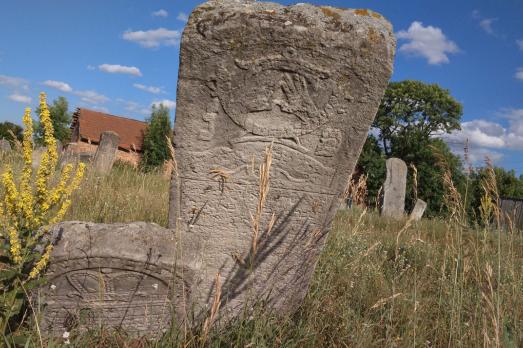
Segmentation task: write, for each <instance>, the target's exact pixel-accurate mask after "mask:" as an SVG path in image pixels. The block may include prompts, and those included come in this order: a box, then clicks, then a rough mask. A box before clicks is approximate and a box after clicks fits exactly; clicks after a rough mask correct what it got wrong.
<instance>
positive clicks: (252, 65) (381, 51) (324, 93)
mask: <svg viewBox="0 0 523 348" xmlns="http://www.w3.org/2000/svg"><path fill="white" fill-rule="evenodd" d="M394 50H395V40H394V35H393V33H392V28H391V26H390V24H389V23H388V22H387V21H386V20H384V19H383V18H382V17H381V16H380V15H378V14H377V13H374V12H371V11H367V10H344V9H338V8H333V7H315V6H312V5H308V4H297V5H294V6H289V7H285V6H281V5H278V4H274V3H262V2H246V1H243V2H242V1H211V2H208V3H205V4H203V5H201V6H199V7H198V8H196V9H195V10H194V12H193V13H192V15H191V17H190V19H189V22H188V24H187V26H186V28H185V30H184V33H183V37H182V42H181V55H180V72H179V81H178V93H177V110H176V113H177V114H176V125H175V137H174V140H175V147H176V159H177V165H178V173H177V174H175V175H173V184H172V192H171V206H170V217H169V219H170V226H171V227H173V228H174V227H177V228H178V229H179V231H180V234H181V243H182V245H183V247H182V250H183V253H182V255H181V264H183V265H184V266H185V267H188V268H190V269H191V270H192V271H193V272H194V273H195V274H196V275H197V278H195V279H194V281H193V282H191V283H190V303H189V306H188V307H187V308H191V310H192V311H194V312H195V314H196V318H198V317H200V316H201V315H202V314H204V313H205V311H206V310H207V309H208V308H209V304H210V302H211V301H212V297H213V294H214V292H215V289H216V286H215V285H216V284H215V276H216V274H217V273H219V274H220V278H219V280H220V283H221V292H222V298H221V302H222V304H221V308H222V310H224V311H222V314H230V315H235V314H237V313H238V311H239V310H241V309H242V308H243V307H244V306H245V305H246V304H247V303H249V301H253V300H257V301H263V302H265V303H266V304H268V305H269V306H272V307H273V308H276V309H277V310H278V311H279V312H283V311H291V310H294V309H295V308H296V307H297V306H298V305H299V304H300V303H301V301H302V299H303V297H304V296H305V294H306V292H307V289H308V285H309V280H310V278H311V276H312V273H313V271H314V267H315V264H316V261H317V259H318V255H319V253H320V251H321V249H322V247H323V244H324V241H325V236H326V234H327V232H328V231H329V229H330V225H331V221H332V219H333V217H334V215H335V213H336V210H337V208H338V206H339V204H340V201H339V198H340V195H341V193H342V192H343V189H344V187H345V184H346V182H347V178H348V177H349V175H350V174H351V172H352V170H353V168H354V166H355V164H356V162H357V159H358V156H359V154H360V151H361V148H362V146H363V143H364V141H365V138H366V136H367V132H368V130H369V127H370V125H371V123H372V121H373V119H374V116H375V114H376V111H377V108H378V105H379V103H380V99H381V97H382V95H383V92H384V90H385V88H386V86H387V81H388V79H389V77H390V75H391V71H392V62H393V55H394ZM271 144H272V151H273V155H272V156H273V158H272V167H271V169H270V190H269V193H268V196H267V199H266V203H265V205H264V207H263V211H262V213H261V220H260V226H261V227H260V230H259V234H258V237H257V238H254V237H253V235H254V233H253V230H254V229H253V220H252V218H251V217H252V216H255V213H256V207H257V205H258V199H259V187H258V185H259V179H258V178H259V169H258V168H259V165H260V163H261V162H262V157H263V156H264V151H265V149H266V148H267V147H268V146H270V145H271ZM271 220H272V223H271ZM269 225H272V228H269ZM254 244H255V245H256V247H254V246H253V245H254Z"/></svg>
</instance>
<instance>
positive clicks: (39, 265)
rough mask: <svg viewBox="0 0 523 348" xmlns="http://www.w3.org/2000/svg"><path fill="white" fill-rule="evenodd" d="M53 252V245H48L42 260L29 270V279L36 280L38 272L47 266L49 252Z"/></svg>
mask: <svg viewBox="0 0 523 348" xmlns="http://www.w3.org/2000/svg"><path fill="white" fill-rule="evenodd" d="M52 251H53V245H52V244H49V245H48V246H47V247H46V248H45V252H44V254H43V255H42V258H41V259H40V260H39V261H38V262H37V263H36V265H35V266H34V267H33V269H32V270H31V273H29V279H34V278H36V277H37V276H38V275H39V274H40V272H42V270H43V269H44V268H45V267H46V266H47V264H48V263H49V258H50V257H51V252H52Z"/></svg>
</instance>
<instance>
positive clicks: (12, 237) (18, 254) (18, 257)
mask: <svg viewBox="0 0 523 348" xmlns="http://www.w3.org/2000/svg"><path fill="white" fill-rule="evenodd" d="M7 234H8V237H9V246H10V248H9V251H10V252H11V257H12V259H13V262H14V263H16V264H19V263H21V262H22V245H21V244H20V239H19V238H18V231H17V228H16V227H9V228H8V230H7Z"/></svg>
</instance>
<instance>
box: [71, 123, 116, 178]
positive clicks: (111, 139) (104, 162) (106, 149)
mask: <svg viewBox="0 0 523 348" xmlns="http://www.w3.org/2000/svg"><path fill="white" fill-rule="evenodd" d="M119 143H120V137H119V136H118V134H116V133H115V132H112V131H106V132H103V133H102V135H101V136H100V143H99V144H98V148H97V149H96V154H95V155H94V160H93V168H94V169H95V170H96V171H97V172H99V173H102V174H105V173H109V172H110V171H111V168H113V164H114V160H115V159H116V151H117V150H118V144H119ZM80 157H81V156H80ZM80 160H81V159H80Z"/></svg>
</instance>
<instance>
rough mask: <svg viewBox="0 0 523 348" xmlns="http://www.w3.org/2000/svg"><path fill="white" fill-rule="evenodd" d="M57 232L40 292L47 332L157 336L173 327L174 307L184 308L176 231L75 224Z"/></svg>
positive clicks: (141, 224)
mask: <svg viewBox="0 0 523 348" xmlns="http://www.w3.org/2000/svg"><path fill="white" fill-rule="evenodd" d="M50 234H51V235H52V237H51V240H52V242H53V244H55V246H54V249H53V251H52V254H51V262H50V265H49V269H48V270H47V273H46V278H47V283H46V284H45V285H44V286H43V287H41V288H40V290H39V293H38V298H39V303H40V304H41V305H42V306H43V313H42V314H43V315H42V321H41V328H42V330H43V332H46V333H47V334H49V335H51V336H62V334H63V333H64V332H66V331H67V332H70V331H72V330H80V331H86V330H88V329H97V328H100V327H102V326H103V327H104V328H109V329H122V330H124V331H125V332H126V333H128V334H130V335H132V336H142V335H147V336H149V337H158V336H160V335H161V334H162V333H163V332H164V331H165V330H166V329H168V328H169V326H170V324H171V320H172V313H174V307H175V306H182V305H181V303H184V302H185V299H184V298H183V295H181V294H182V293H183V291H181V290H180V289H181V288H183V287H182V284H183V281H182V280H181V275H180V274H176V272H175V271H174V264H175V259H176V258H175V241H174V235H173V231H172V230H168V229H165V228H163V227H160V226H158V225H156V224H153V223H145V222H136V223H130V224H96V223H91V222H78V221H69V222H63V223H60V224H58V225H55V226H54V227H53V228H52V230H51V231H50ZM184 277H185V279H189V277H188V274H185V275H184Z"/></svg>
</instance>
